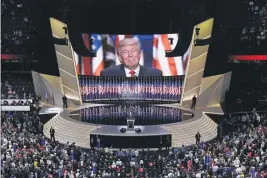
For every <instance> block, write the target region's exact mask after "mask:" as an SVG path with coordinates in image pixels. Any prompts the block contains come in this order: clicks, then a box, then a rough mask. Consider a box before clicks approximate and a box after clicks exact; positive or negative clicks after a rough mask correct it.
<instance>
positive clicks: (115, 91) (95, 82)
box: [79, 76, 184, 102]
mask: <svg viewBox="0 0 267 178" xmlns="http://www.w3.org/2000/svg"><path fill="white" fill-rule="evenodd" d="M183 81H184V76H170V77H132V78H130V77H96V76H79V82H80V90H81V95H82V99H83V101H93V100H165V101H174V102H179V101H180V98H181V94H182V87H183Z"/></svg>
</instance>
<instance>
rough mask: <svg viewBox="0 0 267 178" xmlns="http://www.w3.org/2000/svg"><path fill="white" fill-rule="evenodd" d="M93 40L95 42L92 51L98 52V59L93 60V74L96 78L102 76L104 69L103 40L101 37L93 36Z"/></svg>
mask: <svg viewBox="0 0 267 178" xmlns="http://www.w3.org/2000/svg"><path fill="white" fill-rule="evenodd" d="M91 39H93V41H94V43H93V45H92V50H94V51H96V57H93V58H92V74H93V75H94V76H100V72H101V71H102V70H103V69H104V53H103V46H102V38H101V35H97V34H92V35H91Z"/></svg>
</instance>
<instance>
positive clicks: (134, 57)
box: [118, 38, 142, 70]
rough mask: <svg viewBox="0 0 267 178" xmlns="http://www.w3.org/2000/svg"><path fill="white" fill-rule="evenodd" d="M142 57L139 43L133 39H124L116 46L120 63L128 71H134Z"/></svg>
mask: <svg viewBox="0 0 267 178" xmlns="http://www.w3.org/2000/svg"><path fill="white" fill-rule="evenodd" d="M141 56H142V51H141V49H140V43H139V41H138V40H137V39H135V38H126V39H123V40H121V41H120V42H119V44H118V57H119V60H120V62H121V63H122V64H123V65H124V66H125V67H126V68H128V69H130V70H134V69H136V68H137V67H138V65H139V61H140V59H141Z"/></svg>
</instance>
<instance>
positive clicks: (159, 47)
mask: <svg viewBox="0 0 267 178" xmlns="http://www.w3.org/2000/svg"><path fill="white" fill-rule="evenodd" d="M169 39H172V43H171V41H170V40H169ZM177 42H178V34H161V35H154V40H153V67H154V68H156V69H159V70H161V71H162V73H163V76H175V75H184V74H185V68H184V67H185V66H186V65H185V64H186V63H187V59H188V57H187V56H188V53H186V54H185V56H178V57H166V56H165V55H166V54H165V51H167V50H173V49H174V48H175V46H176V44H177ZM184 63H185V64H184Z"/></svg>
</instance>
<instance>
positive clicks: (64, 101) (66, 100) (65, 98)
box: [62, 95, 68, 108]
mask: <svg viewBox="0 0 267 178" xmlns="http://www.w3.org/2000/svg"><path fill="white" fill-rule="evenodd" d="M62 101H63V108H68V98H67V97H66V96H65V95H64V96H63V97H62Z"/></svg>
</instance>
